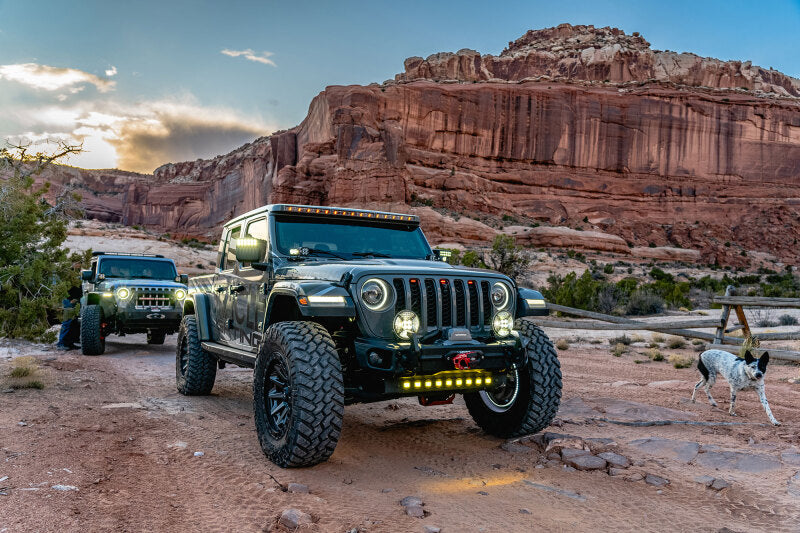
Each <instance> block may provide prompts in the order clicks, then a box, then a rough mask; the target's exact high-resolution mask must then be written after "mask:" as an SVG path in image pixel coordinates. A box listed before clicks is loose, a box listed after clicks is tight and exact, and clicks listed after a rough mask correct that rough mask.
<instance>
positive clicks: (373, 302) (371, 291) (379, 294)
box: [361, 278, 391, 311]
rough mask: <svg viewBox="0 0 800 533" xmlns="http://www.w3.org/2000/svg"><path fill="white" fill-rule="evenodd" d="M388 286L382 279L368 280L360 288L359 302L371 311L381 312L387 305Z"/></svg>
mask: <svg viewBox="0 0 800 533" xmlns="http://www.w3.org/2000/svg"><path fill="white" fill-rule="evenodd" d="M390 291H391V289H390V288H389V284H388V283H386V282H385V281H383V280H382V279H377V278H373V279H368V280H367V281H366V282H365V283H364V285H362V286H361V300H363V302H364V305H366V306H367V307H368V308H369V309H371V310H372V311H382V310H383V309H385V308H386V307H387V305H388V304H389V295H390V294H391V292H390Z"/></svg>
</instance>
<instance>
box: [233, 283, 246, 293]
mask: <svg viewBox="0 0 800 533" xmlns="http://www.w3.org/2000/svg"><path fill="white" fill-rule="evenodd" d="M243 290H244V285H231V294H234V293H237V292H242V291H243Z"/></svg>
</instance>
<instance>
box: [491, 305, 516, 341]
mask: <svg viewBox="0 0 800 533" xmlns="http://www.w3.org/2000/svg"><path fill="white" fill-rule="evenodd" d="M512 329H514V318H513V317H512V316H511V313H509V312H508V311H500V312H499V313H497V314H496V315H494V319H492V330H494V334H495V335H497V336H498V337H500V338H502V337H508V336H509V335H511V330H512Z"/></svg>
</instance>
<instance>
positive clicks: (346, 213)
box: [280, 205, 419, 222]
mask: <svg viewBox="0 0 800 533" xmlns="http://www.w3.org/2000/svg"><path fill="white" fill-rule="evenodd" d="M280 210H281V211H283V212H285V213H300V214H305V215H329V216H331V215H332V216H340V217H352V218H366V219H372V220H394V221H396V222H419V217H418V216H416V215H404V214H401V213H383V212H380V211H364V210H362V209H335V208H331V207H312V206H303V205H286V206H282V208H281V209H280Z"/></svg>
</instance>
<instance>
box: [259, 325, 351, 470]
mask: <svg viewBox="0 0 800 533" xmlns="http://www.w3.org/2000/svg"><path fill="white" fill-rule="evenodd" d="M253 409H254V413H255V422H256V432H257V433H258V439H259V441H260V443H261V449H262V450H263V451H264V453H265V454H266V455H267V456H268V457H269V458H270V460H271V461H272V462H273V463H275V464H276V465H278V466H281V467H284V468H287V467H296V466H310V465H314V464H317V463H321V462H323V461H326V460H327V459H328V458H329V457H330V456H331V454H332V453H333V450H334V449H335V448H336V443H337V442H338V441H339V435H340V433H341V430H342V415H343V414H344V385H343V382H342V367H341V363H340V361H339V355H338V353H337V352H336V348H335V346H334V344H333V340H332V339H331V336H330V334H329V333H328V332H327V330H325V328H323V327H322V326H320V325H319V324H316V323H313V322H278V323H277V324H273V325H272V326H270V327H269V329H267V331H266V335H265V338H264V342H263V343H262V345H261V349H260V350H259V353H258V358H257V359H256V368H255V374H254V376H253Z"/></svg>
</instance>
